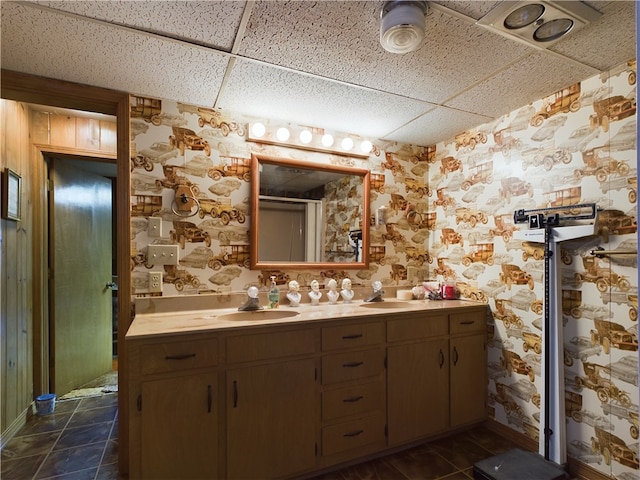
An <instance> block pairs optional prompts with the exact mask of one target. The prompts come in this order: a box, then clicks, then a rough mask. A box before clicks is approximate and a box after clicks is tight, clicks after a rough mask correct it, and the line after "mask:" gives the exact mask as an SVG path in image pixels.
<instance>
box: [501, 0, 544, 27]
mask: <svg viewBox="0 0 640 480" xmlns="http://www.w3.org/2000/svg"><path fill="white" fill-rule="evenodd" d="M544 10H545V8H544V5H542V4H540V3H532V4H530V5H525V6H523V7H520V8H517V9H516V10H514V11H513V12H511V13H510V14H509V15H507V18H505V19H504V26H505V28H508V29H509V30H515V29H517V28H523V27H526V26H528V25H531V24H532V23H535V22H537V21H538V19H539V18H540V17H542V14H543V13H544Z"/></svg>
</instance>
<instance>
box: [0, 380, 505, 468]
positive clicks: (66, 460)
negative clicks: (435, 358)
mask: <svg viewBox="0 0 640 480" xmlns="http://www.w3.org/2000/svg"><path fill="white" fill-rule="evenodd" d="M117 417H118V411H117V394H115V393H114V394H109V395H103V396H100V397H91V398H85V399H80V400H66V401H60V402H57V403H56V408H55V412H54V413H53V414H51V415H46V416H37V415H34V416H33V417H31V418H29V420H28V422H27V425H26V426H25V427H24V428H22V430H20V431H19V432H18V434H17V435H16V436H15V437H14V438H13V439H12V440H10V441H9V442H8V443H7V445H6V446H5V448H4V449H3V450H2V457H1V460H2V468H1V474H0V477H1V478H2V480H27V479H56V480H116V479H118V478H119V477H118V468H117V463H118V420H117ZM513 447H514V445H513V444H512V443H510V442H509V441H507V440H506V439H504V438H502V437H500V436H499V435H497V434H495V433H493V432H491V431H489V430H487V429H485V428H482V427H479V428H475V429H473V430H471V431H468V432H464V433H459V434H456V435H453V436H451V437H447V438H443V439H440V440H435V441H432V442H428V443H425V444H423V445H420V446H418V447H415V448H412V449H410V450H406V451H403V452H400V453H396V454H393V455H389V456H386V457H383V458H380V459H377V460H374V461H371V462H365V463H362V464H359V465H355V466H351V467H346V468H344V469H342V470H339V471H336V472H333V473H330V474H326V475H322V476H320V477H316V478H315V479H314V480H362V479H367V480H407V479H420V480H435V479H438V480H440V479H442V480H445V479H446V480H464V479H467V480H468V479H470V478H473V475H472V467H473V464H474V463H475V462H477V461H479V460H482V459H484V458H488V457H491V456H493V455H495V454H498V453H502V452H505V451H507V450H509V449H511V448H513Z"/></svg>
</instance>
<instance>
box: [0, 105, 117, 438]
mask: <svg viewBox="0 0 640 480" xmlns="http://www.w3.org/2000/svg"><path fill="white" fill-rule="evenodd" d="M0 119H1V121H2V128H1V129H0V157H1V164H0V165H1V167H2V171H3V172H4V169H5V168H6V167H8V168H11V169H12V170H13V171H15V172H16V173H18V174H19V175H20V176H21V177H22V197H21V202H22V219H21V221H19V222H14V221H10V220H4V219H2V220H1V222H2V223H1V227H2V228H1V230H0V241H1V245H2V253H1V256H0V271H1V272H2V283H1V284H0V285H1V287H0V315H1V319H0V361H1V364H0V405H1V407H0V427H1V430H0V431H1V432H2V437H1V441H0V444H1V445H2V446H4V444H5V443H6V442H7V441H8V440H9V439H10V438H11V437H12V436H13V435H14V434H15V433H16V431H17V430H18V429H19V428H20V427H21V426H22V425H23V423H24V421H25V419H26V415H27V413H28V411H29V408H30V406H31V404H32V402H33V400H34V398H35V396H37V395H39V394H40V393H43V390H44V389H45V388H44V387H43V386H41V385H38V384H37V381H36V385H34V379H36V380H37V379H38V378H45V379H46V378H47V374H46V373H47V372H46V368H47V362H46V355H47V351H46V344H47V338H46V335H47V333H46V328H45V329H44V330H42V326H43V325H42V323H43V319H46V308H47V307H46V305H47V299H46V284H45V283H44V282H45V281H46V252H45V249H44V246H43V244H44V242H43V239H44V235H46V215H45V210H44V209H45V208H46V205H45V203H44V201H45V200H46V191H44V188H43V186H44V178H45V175H46V173H45V172H46V169H45V165H44V162H43V159H42V155H41V152H42V151H43V150H46V149H47V148H46V147H47V146H50V147H51V150H52V151H57V152H63V153H68V154H75V155H90V156H91V155H93V156H95V155H98V154H99V156H101V157H106V158H113V160H114V162H115V159H116V138H117V136H116V122H115V119H114V120H112V121H108V120H96V119H90V118H85V117H75V116H68V115H61V114H56V113H49V112H43V111H37V110H30V109H29V107H28V105H27V104H24V103H19V102H14V101H10V100H0ZM36 145H37V148H34V147H35V146H36ZM38 271H40V272H41V275H38V274H34V273H36V272H38ZM43 277H44V278H43ZM34 344H35V346H34ZM38 345H42V348H39V347H38Z"/></svg>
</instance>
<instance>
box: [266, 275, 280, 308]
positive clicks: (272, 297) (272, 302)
mask: <svg viewBox="0 0 640 480" xmlns="http://www.w3.org/2000/svg"><path fill="white" fill-rule="evenodd" d="M268 299H269V308H278V306H279V305H280V290H278V286H277V285H276V277H275V276H271V288H270V289H269V295H268Z"/></svg>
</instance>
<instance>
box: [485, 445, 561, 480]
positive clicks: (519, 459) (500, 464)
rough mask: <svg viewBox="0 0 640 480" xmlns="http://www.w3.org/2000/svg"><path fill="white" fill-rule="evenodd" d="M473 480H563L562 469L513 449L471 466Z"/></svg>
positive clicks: (541, 458)
mask: <svg viewBox="0 0 640 480" xmlns="http://www.w3.org/2000/svg"><path fill="white" fill-rule="evenodd" d="M473 478H474V480H516V479H517V480H565V479H567V478H569V476H568V475H567V473H566V472H565V471H564V469H563V468H562V467H560V466H559V465H557V464H556V463H553V462H550V461H548V460H545V459H544V458H543V457H542V456H540V455H538V454H537V453H534V452H527V451H524V450H520V449H519V448H515V449H513V450H509V451H508V452H505V453H501V454H500V455H496V456H494V457H491V458H487V459H485V460H482V461H480V462H478V463H476V464H475V465H474V466H473Z"/></svg>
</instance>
